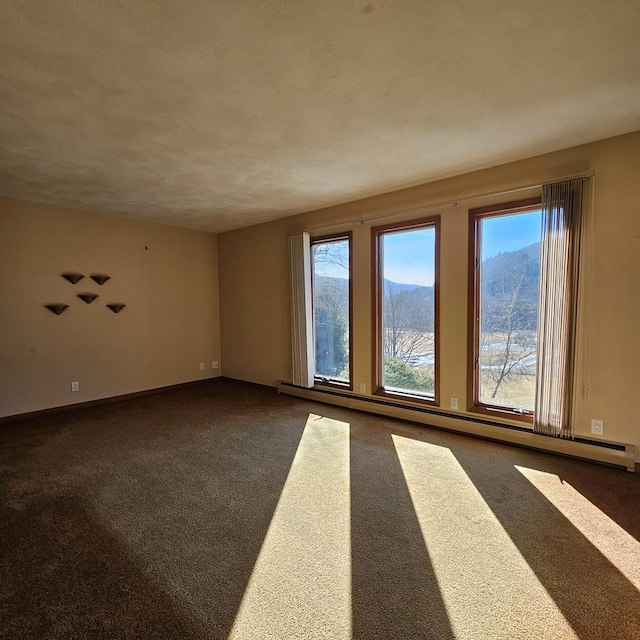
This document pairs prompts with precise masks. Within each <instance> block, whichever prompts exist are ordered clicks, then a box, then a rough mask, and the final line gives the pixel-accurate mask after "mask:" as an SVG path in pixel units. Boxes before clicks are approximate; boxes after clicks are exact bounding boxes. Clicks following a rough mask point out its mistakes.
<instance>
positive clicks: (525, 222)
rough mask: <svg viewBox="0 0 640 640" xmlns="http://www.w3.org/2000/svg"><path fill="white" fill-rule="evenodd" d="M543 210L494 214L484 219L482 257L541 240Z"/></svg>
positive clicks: (520, 247)
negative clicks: (515, 213)
mask: <svg viewBox="0 0 640 640" xmlns="http://www.w3.org/2000/svg"><path fill="white" fill-rule="evenodd" d="M541 223H542V212H541V211H531V212H530V213H521V214H518V215H515V216H514V215H506V216H492V217H490V218H485V219H484V220H483V221H482V259H483V260H484V259H486V258H490V257H491V256H495V255H497V254H498V253H500V252H501V251H502V252H506V251H516V250H518V249H522V248H523V247H528V246H529V245H530V244H533V243H534V242H539V241H540V225H541Z"/></svg>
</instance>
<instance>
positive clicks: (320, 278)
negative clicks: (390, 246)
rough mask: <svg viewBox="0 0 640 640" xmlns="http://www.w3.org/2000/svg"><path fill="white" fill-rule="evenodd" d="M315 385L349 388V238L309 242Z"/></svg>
mask: <svg viewBox="0 0 640 640" xmlns="http://www.w3.org/2000/svg"><path fill="white" fill-rule="evenodd" d="M311 265H312V286H313V329H314V344H315V375H314V378H315V381H316V383H328V384H336V385H341V386H345V387H348V388H351V235H350V234H343V235H340V236H330V237H323V238H315V239H312V241H311Z"/></svg>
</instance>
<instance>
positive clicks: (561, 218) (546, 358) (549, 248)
mask: <svg viewBox="0 0 640 640" xmlns="http://www.w3.org/2000/svg"><path fill="white" fill-rule="evenodd" d="M588 181H589V178H578V179H575V180H565V181H562V182H556V183H553V184H547V185H544V186H543V188H542V240H541V246H540V294H539V301H538V349H537V363H536V381H537V383H536V398H535V409H534V422H533V430H534V431H535V432H537V433H543V434H546V435H554V436H561V437H566V438H570V437H573V422H572V419H571V418H572V416H571V409H572V390H573V378H574V363H575V355H576V354H575V347H576V316H577V306H578V285H579V259H580V242H581V237H582V227H583V218H584V213H583V209H584V207H585V203H586V186H587V183H588Z"/></svg>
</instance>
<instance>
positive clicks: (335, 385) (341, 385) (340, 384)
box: [313, 378, 353, 391]
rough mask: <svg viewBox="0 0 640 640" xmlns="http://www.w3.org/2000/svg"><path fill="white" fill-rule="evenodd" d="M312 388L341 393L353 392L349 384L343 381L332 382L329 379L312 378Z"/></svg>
mask: <svg viewBox="0 0 640 640" xmlns="http://www.w3.org/2000/svg"><path fill="white" fill-rule="evenodd" d="M313 386H314V387H320V388H323V387H324V388H329V389H342V390H343V391H353V386H352V385H351V383H350V382H345V381H344V380H332V379H331V378H314V380H313Z"/></svg>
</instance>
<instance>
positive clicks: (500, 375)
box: [469, 199, 542, 422]
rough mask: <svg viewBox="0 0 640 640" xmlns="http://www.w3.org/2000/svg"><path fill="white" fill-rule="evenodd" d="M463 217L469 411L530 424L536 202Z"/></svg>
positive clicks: (533, 371) (538, 208)
mask: <svg viewBox="0 0 640 640" xmlns="http://www.w3.org/2000/svg"><path fill="white" fill-rule="evenodd" d="M469 214H470V221H469V222H470V295H469V318H470V322H471V326H470V330H469V336H470V345H469V355H470V363H469V371H470V372H471V375H470V382H469V386H470V388H469V406H470V409H471V410H474V411H480V412H489V413H496V412H497V413H503V414H512V417H517V418H521V419H523V420H526V421H528V422H530V421H531V420H532V415H533V408H534V404H535V389H536V344H537V322H538V290H539V282H540V239H541V217H542V212H541V205H540V200H539V199H531V200H522V201H519V202H512V203H508V204H504V205H500V206H496V207H486V208H482V209H472V210H471V211H470V212H469Z"/></svg>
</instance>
